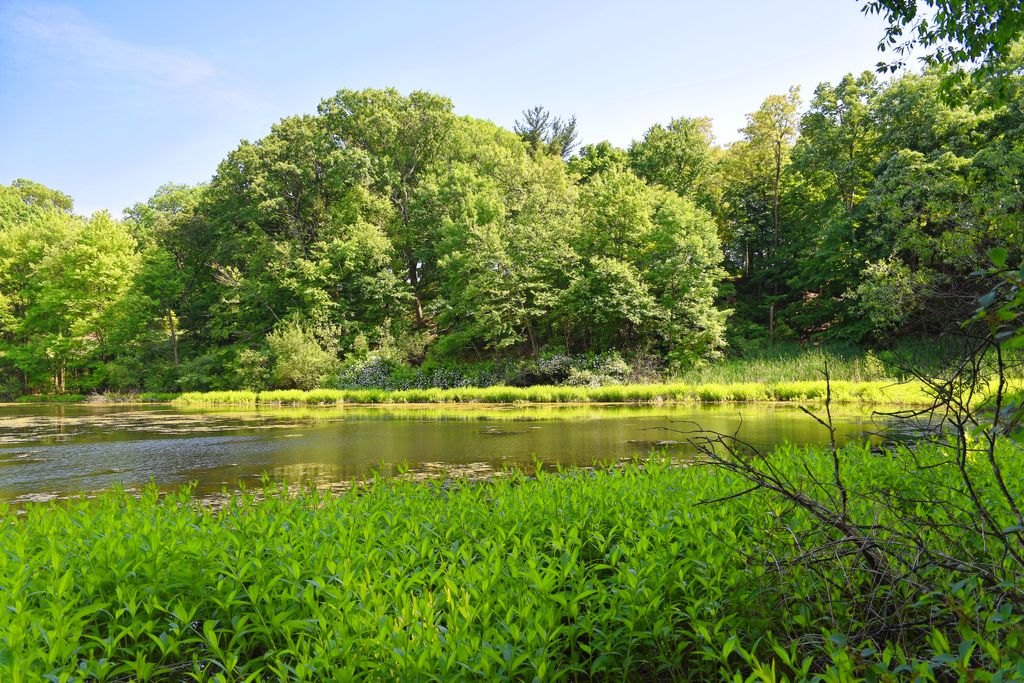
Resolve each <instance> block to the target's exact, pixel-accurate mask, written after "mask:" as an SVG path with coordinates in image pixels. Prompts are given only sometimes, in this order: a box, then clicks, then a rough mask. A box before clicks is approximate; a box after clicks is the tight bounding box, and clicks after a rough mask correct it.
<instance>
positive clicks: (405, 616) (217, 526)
mask: <svg viewBox="0 0 1024 683" xmlns="http://www.w3.org/2000/svg"><path fill="white" fill-rule="evenodd" d="M1000 449H1001V450H1000V453H1001V456H1003V457H1004V460H1005V462H1006V463H1007V467H1006V470H1007V471H1006V472H1005V474H1006V476H1007V477H1008V478H1011V479H1012V481H1015V482H1019V481H1022V477H1021V475H1022V474H1024V472H1022V467H1021V465H1020V452H1019V450H1018V449H1017V448H1016V447H1015V446H1013V445H1012V444H1009V443H1006V444H1003V445H1001V446H1000ZM901 455H906V453H902V454H901ZM841 456H842V458H843V459H844V462H846V463H848V464H849V465H850V479H849V480H848V486H849V487H850V490H851V491H863V492H865V493H864V494H863V495H861V494H858V493H852V494H851V495H850V496H849V498H848V500H847V509H848V512H849V514H850V516H851V518H852V519H853V520H856V522H857V523H860V522H861V521H862V520H865V519H871V518H873V517H877V516H878V515H888V514H893V513H892V511H891V510H888V509H886V508H878V506H877V505H876V501H875V499H874V497H873V495H869V493H870V492H873V491H877V492H879V494H878V495H882V493H883V492H886V491H900V492H902V494H903V495H904V496H905V497H907V498H908V499H909V498H910V497H912V496H914V495H916V494H923V493H924V492H928V493H929V494H930V495H932V496H936V495H939V496H946V497H947V498H948V500H949V505H948V506H947V510H948V514H949V515H950V524H954V525H955V524H965V523H967V522H968V521H969V516H970V514H971V513H970V510H968V509H966V508H963V507H958V506H957V505H956V504H955V503H956V501H957V496H958V495H959V494H958V493H957V492H956V490H955V487H954V486H953V484H954V483H955V482H953V481H951V480H950V479H949V478H948V476H947V475H948V473H947V471H946V470H945V469H943V468H941V467H936V468H933V469H923V470H921V471H920V472H919V473H917V474H914V475H913V476H912V475H911V474H910V472H909V471H908V470H907V469H906V467H905V459H904V458H902V457H890V455H889V454H882V455H879V454H877V453H873V452H872V451H871V450H870V449H869V448H868V447H867V446H863V447H860V446H857V447H851V448H848V449H845V450H843V451H841ZM917 457H918V458H920V459H921V461H922V462H935V463H938V462H941V461H942V460H943V459H944V458H946V457H947V454H946V452H945V451H944V450H943V449H942V448H939V447H928V448H927V449H925V450H923V451H922V452H919V453H918V454H917ZM773 458H774V462H776V463H777V466H778V467H779V468H781V470H782V471H783V472H784V473H785V476H786V477H788V478H789V479H790V480H791V481H794V482H801V481H803V482H805V483H807V484H808V485H809V484H810V483H811V482H812V481H813V479H812V477H822V476H823V475H824V474H826V473H828V472H830V471H831V467H832V462H833V459H832V458H833V455H832V452H831V451H830V450H828V449H811V450H802V449H796V448H784V449H782V450H780V451H778V452H777V453H775V454H774V456H773ZM786 463H791V464H790V465H787V464H786ZM967 466H968V467H974V465H973V464H971V463H968V464H967ZM804 467H807V468H809V469H808V470H804ZM983 472H984V471H983V470H979V474H980V475H983ZM977 481H978V483H979V486H980V487H981V490H982V491H983V494H984V495H995V493H996V483H995V482H994V481H992V480H990V479H985V478H984V477H983V476H982V477H981V478H979V479H977ZM746 487H747V484H746V483H745V481H744V480H743V479H742V478H740V477H737V476H734V475H732V474H731V473H728V472H715V471H712V470H708V469H706V468H704V467H700V466H693V467H676V466H672V465H671V464H670V463H666V462H661V461H657V460H654V461H650V462H646V463H643V462H636V463H633V464H632V465H629V466H626V467H624V468H617V469H608V470H600V471H588V470H575V471H568V472H562V473H558V474H552V473H545V472H544V471H543V470H538V472H537V476H536V477H535V478H528V477H526V476H525V475H523V474H514V475H513V476H512V477H510V478H508V479H506V480H499V481H494V482H491V483H487V484H477V485H471V484H468V483H464V484H456V485H454V486H451V487H444V486H438V485H434V484H414V483H409V482H401V481H384V480H378V481H374V482H371V483H369V484H367V485H365V486H362V487H359V488H357V489H356V490H355V491H353V492H350V493H348V494H345V495H342V496H338V497H331V496H326V495H323V494H320V493H317V492H315V491H309V492H307V493H304V494H301V495H298V496H291V495H288V494H286V493H283V492H281V491H275V490H274V489H273V488H272V487H268V488H267V489H266V490H265V491H261V492H259V495H260V498H261V499H262V500H260V501H257V500H256V498H257V496H256V494H254V493H244V494H241V495H238V496H236V497H235V498H233V499H232V501H231V503H230V504H229V505H227V506H225V507H223V508H221V509H217V510H213V509H209V508H205V507H204V506H203V505H201V504H200V503H199V502H197V501H196V500H194V499H193V498H191V497H190V496H189V494H188V492H185V493H182V494H180V495H175V496H169V497H166V498H163V499H161V498H160V497H159V495H158V493H157V492H156V491H153V490H151V491H148V492H146V493H145V494H144V495H143V496H142V497H141V498H138V499H136V498H133V497H131V496H129V495H126V494H111V495H108V496H105V497H102V498H100V499H99V500H96V501H91V502H87V501H82V502H72V503H69V504H67V505H64V506H33V507H30V508H28V509H27V514H25V515H23V516H17V515H16V514H14V513H13V511H8V512H6V513H5V515H4V517H3V519H2V521H3V526H2V529H0V548H2V551H0V606H2V609H0V679H2V680H5V681H7V680H9V681H30V680H39V679H40V678H42V677H49V678H50V679H52V680H100V681H104V680H108V681H109V680H125V679H132V680H135V679H138V680H157V681H160V680H182V679H194V680H222V681H240V680H266V679H268V678H269V679H272V680H310V681H313V680H315V681H322V680H349V679H353V678H357V679H368V680H394V679H400V680H460V679H464V680H495V679H498V680H501V679H504V680H524V679H525V680H530V679H534V678H536V679H538V680H581V679H595V678H596V679H599V680H605V679H616V680H622V679H623V678H628V679H632V680H636V679H646V680H651V679H654V680H657V679H663V680H679V679H684V678H689V679H698V678H699V679H705V680H706V679H717V678H722V679H728V680H786V679H788V680H802V679H814V678H817V679H820V680H851V677H852V676H855V675H856V676H871V677H873V679H874V680H897V679H901V678H903V677H908V676H910V675H911V674H913V675H916V676H920V677H921V678H922V679H924V680H927V679H929V678H932V679H939V678H946V677H949V676H956V675H958V672H961V671H966V670H968V669H970V670H972V671H975V672H981V673H979V674H976V675H978V676H981V674H982V673H984V672H989V673H990V674H994V673H995V672H999V671H1002V672H1003V680H1009V678H1012V677H1013V676H1015V675H1018V674H1024V671H1019V668H1020V666H1021V665H1020V664H1019V662H1020V661H1021V660H1022V655H1024V635H1022V633H1024V632H1022V628H1021V620H1020V616H1019V615H1020V613H1019V611H1018V610H1017V607H1016V606H1015V605H1014V604H1012V603H1010V602H1006V601H1000V600H997V599H996V598H995V597H993V594H991V593H989V592H988V591H987V587H986V586H984V585H981V584H979V583H977V582H972V581H969V580H963V577H962V576H960V575H958V573H957V572H953V571H947V570H945V569H943V568H941V567H936V568H935V573H934V575H933V586H934V591H933V592H932V593H931V594H928V595H922V596H920V597H919V599H917V600H916V601H912V602H907V601H903V602H899V603H896V605H897V607H898V609H897V610H896V611H895V612H891V613H890V616H891V618H893V619H895V620H909V619H914V620H920V619H923V620H925V624H924V625H922V627H921V628H920V629H919V636H918V637H916V638H914V639H902V638H894V639H891V640H888V639H886V638H885V637H878V638H876V639H874V640H863V639H862V638H860V636H859V634H862V633H863V623H862V620H861V617H860V616H859V614H860V613H859V612H858V611H857V609H856V604H855V602H856V601H855V598H856V595H857V591H858V589H859V588H860V587H862V586H864V585H866V584H870V582H871V581H873V580H874V576H873V575H872V574H871V573H870V572H866V571H863V569H862V567H861V566H860V565H858V564H857V563H850V562H837V563H832V564H822V565H821V566H819V567H815V568H813V569H812V568H809V567H807V566H806V565H804V564H802V563H798V562H797V563H787V564H786V565H785V569H786V570H785V571H779V567H778V566H773V565H772V564H770V563H766V562H762V561H760V560H759V559H758V558H760V557H763V553H764V552H765V551H767V552H769V553H771V554H773V555H774V556H775V557H778V558H785V557H791V556H793V555H794V553H795V551H796V550H797V547H796V545H795V544H798V543H800V542H801V539H803V538H806V537H807V536H808V535H809V534H812V533H814V531H815V529H818V528H819V527H820V520H818V519H816V518H815V517H814V516H813V515H810V514H807V512H806V511H805V510H804V509H802V508H800V507H799V506H792V505H787V504H780V502H779V501H778V500H777V499H776V498H775V497H774V496H771V495H768V494H766V493H764V492H754V493H751V494H749V495H746V496H738V495H737V494H739V493H741V492H742V491H743V490H744V489H745V488H746ZM709 501H718V502H716V503H715V504H700V503H701V502H709ZM879 510H881V512H879ZM889 521H892V520H889ZM886 522H887V520H886V519H878V520H877V523H878V524H880V525H882V527H881V528H883V529H884V528H887V527H886V526H885V525H886ZM920 533H921V534H922V535H923V540H925V541H926V542H927V543H929V544H931V545H932V546H933V547H934V548H935V549H936V552H941V549H942V548H952V547H953V545H952V544H951V539H950V538H948V537H947V535H946V534H945V533H944V532H943V530H942V529H938V528H928V527H924V528H922V530H921V532H920ZM962 542H964V541H962V540H958V541H957V543H962ZM970 547H971V551H972V553H974V556H975V557H976V558H978V559H979V560H980V559H984V560H985V561H988V562H998V561H999V557H1000V554H999V553H1000V550H999V549H998V548H992V547H991V546H987V545H985V544H984V543H981V544H972V545H971V546H970ZM903 590H904V589H903V587H901V586H899V585H895V586H892V592H893V594H894V595H896V594H901V593H902V591H903ZM982 678H983V677H982Z"/></svg>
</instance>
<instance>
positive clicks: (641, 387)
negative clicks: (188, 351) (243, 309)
mask: <svg viewBox="0 0 1024 683" xmlns="http://www.w3.org/2000/svg"><path fill="white" fill-rule="evenodd" d="M825 388H826V387H825V382H824V381H821V380H818V381H800V382H773V383H767V384H761V383H753V382H743V383H716V384H710V383H708V384H683V383H677V384H636V385H622V386H617V385H612V386H603V387H565V386H534V387H504V386H496V387H484V388H480V387H466V388H460V389H406V390H402V391H384V390H380V389H314V390H313V391H291V390H289V391H263V392H251V391H211V392H190V393H185V394H182V395H181V396H179V397H178V398H177V399H176V401H177V402H178V403H182V404H193V405H218V404H235V405H257V404H266V405H342V404H403V403H664V402H680V403H683V402H704V403H714V402H725V401H812V402H813V401H820V400H823V399H824V397H825ZM832 397H833V400H835V401H838V402H850V403H875V404H912V403H921V402H925V401H926V396H925V394H924V391H923V389H922V387H921V386H920V385H919V384H916V383H912V382H911V383H895V382H893V381H873V382H851V381H834V382H832Z"/></svg>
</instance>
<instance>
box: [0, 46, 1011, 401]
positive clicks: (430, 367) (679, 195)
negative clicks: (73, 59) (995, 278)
mask: <svg viewBox="0 0 1024 683" xmlns="http://www.w3.org/2000/svg"><path fill="white" fill-rule="evenodd" d="M1015 55H1018V52H1016V51H1011V52H1008V53H1007V55H1005V56H1003V57H1002V59H1003V62H1002V63H1008V61H1007V60H1011V59H1013V58H1014V56H1015ZM1018 56H1019V55H1018ZM1014 74H1016V71H1013V70H1010V72H1009V75H1007V76H1005V77H1004V78H1003V79H1002V80H1001V82H1000V85H999V86H998V89H999V93H998V97H997V96H996V93H994V91H992V90H986V89H985V87H984V86H983V84H982V85H979V86H978V87H976V88H974V89H973V90H972V91H971V92H970V93H969V96H968V97H967V98H966V99H962V100H957V101H955V102H953V101H950V100H949V99H948V98H945V97H943V96H942V87H943V85H942V84H943V80H942V76H941V74H939V73H937V72H932V71H927V72H924V73H922V74H917V75H905V76H902V77H900V78H896V79H894V80H890V81H880V80H879V79H878V77H876V76H875V75H874V74H871V73H864V74H860V75H855V74H851V75H848V76H846V77H844V78H843V79H842V80H840V81H839V82H838V83H823V84H821V85H820V86H819V87H818V88H817V89H816V90H815V92H814V93H813V95H812V96H811V99H810V101H809V102H808V103H806V105H805V104H804V103H802V101H801V99H800V93H799V92H798V91H797V90H795V89H794V90H790V91H789V92H788V93H785V94H780V95H777V96H772V97H769V98H768V99H767V100H765V102H764V103H763V105H762V106H761V107H760V108H759V109H758V110H757V111H756V112H753V113H752V114H750V116H749V120H748V123H747V125H746V126H745V127H744V128H743V129H742V131H741V132H742V135H743V137H742V139H741V140H739V141H738V142H736V143H733V144H731V145H729V146H727V147H725V148H723V147H720V146H718V145H716V144H715V141H714V139H713V137H712V134H711V127H710V121H709V120H707V119H701V118H696V119H687V118H680V119H675V120H673V121H671V122H669V123H668V124H665V125H662V124H657V125H654V126H652V127H651V128H650V129H649V130H648V131H647V132H646V134H645V135H644V136H643V137H642V138H641V139H639V140H637V141H635V142H634V143H633V144H632V145H631V146H630V147H629V148H628V149H619V148H616V147H615V146H613V145H611V144H609V143H599V144H592V145H586V146H584V147H582V148H581V149H580V150H579V151H578V152H573V150H574V148H575V144H576V143H575V140H576V137H577V133H576V128H575V119H572V118H570V119H562V118H558V117H553V116H552V115H551V114H550V113H548V112H546V111H545V110H543V109H542V108H534V109H531V110H528V111H527V112H524V119H525V120H524V121H523V122H520V123H517V126H516V130H517V133H518V134H517V133H513V132H510V131H506V130H504V129H501V128H499V127H497V126H495V125H493V124H491V123H488V122H485V121H480V120H475V119H471V118H465V117H457V116H456V115H455V114H454V113H453V112H452V105H451V103H450V102H449V101H448V100H446V99H444V98H443V97H439V96H436V95H432V94H428V93H423V92H414V93H411V94H409V95H401V94H399V93H397V92H395V91H393V90H366V91H360V92H356V91H347V90H343V91H340V92H338V93H337V95H335V96H334V97H332V98H329V99H327V100H324V101H323V102H322V103H321V105H320V107H319V110H318V112H317V114H315V115H307V116H297V117H291V118H287V119H284V120H282V121H281V122H280V123H278V124H277V125H275V126H274V127H273V128H272V130H271V131H270V133H269V134H268V135H267V136H266V137H264V138H262V139H260V140H258V141H255V142H249V141H242V143H241V144H240V145H239V146H238V148H237V149H235V150H233V151H232V152H231V153H230V154H229V155H228V156H227V157H226V158H225V160H224V161H223V162H222V163H221V165H220V166H219V168H218V169H217V172H216V174H215V175H214V177H213V179H212V180H211V181H210V182H209V183H207V184H204V185H200V186H196V187H184V186H174V185H168V186H165V187H163V188H160V189H159V190H158V191H157V193H156V194H155V195H154V196H153V198H151V199H150V200H149V201H148V202H146V203H142V204H138V205H136V206H133V207H131V208H129V209H128V210H126V212H125V216H124V218H123V219H122V220H120V221H119V220H115V219H113V218H111V217H110V216H107V215H106V214H102V213H101V214H97V215H94V216H92V217H90V218H82V217H78V216H75V215H74V214H73V213H72V206H71V200H70V199H69V198H68V197H66V196H64V195H62V194H60V193H59V192H56V191H53V190H50V189H47V188H44V187H42V186H39V185H38V184H35V183H32V182H29V181H16V182H15V183H13V184H12V185H10V186H7V187H2V188H0V394H3V395H8V396H13V395H18V394H23V393H33V392H45V393H61V392H65V391H71V392H79V393H82V392H89V391H94V390H113V391H117V390H148V391H174V390H186V391H189V390H211V389H214V390H216V389H237V388H246V389H251V390H264V389H272V388H279V389H310V388H314V387H337V386H364V387H375V388H401V387H402V386H420V387H422V386H424V385H425V384H432V383H433V382H434V379H433V378H437V386H440V387H444V386H451V385H452V384H461V383H464V382H463V380H462V379H461V378H463V377H470V378H471V377H474V376H475V375H474V372H472V371H463V370H461V369H460V368H462V367H464V366H465V365H466V364H467V363H473V364H475V365H476V367H483V366H484V365H486V364H488V363H492V364H494V363H497V364H499V365H500V364H502V363H506V362H509V361H514V362H526V363H527V364H528V363H542V362H545V359H549V358H554V357H567V358H571V359H572V360H571V361H570V362H571V364H574V365H575V366H576V367H577V368H579V371H580V372H581V373H583V374H582V375H580V376H576V377H575V379H574V380H573V381H569V383H577V384H586V383H602V382H606V381H621V379H622V377H621V376H634V375H637V374H638V373H637V372H633V371H632V370H631V368H632V366H634V364H636V365H638V367H641V368H642V369H643V371H644V372H646V373H647V374H648V375H651V376H654V377H657V376H661V377H664V375H665V373H669V374H676V375H678V374H680V373H686V372H691V371H692V370H693V369H694V368H697V367H700V366H701V365H702V364H704V363H706V361H708V360H709V359H715V358H718V357H720V356H721V354H722V353H723V352H725V351H728V352H730V353H733V354H748V353H751V352H752V351H754V350H757V349H763V348H764V347H766V346H767V345H769V344H777V343H780V342H800V343H806V342H808V341H812V342H816V343H817V342H838V343H843V344H869V345H875V346H878V345H886V344H888V343H890V342H891V341H892V340H893V339H898V338H899V337H900V336H906V335H908V334H910V335H913V336H916V337H918V338H927V337H933V336H935V335H937V334H939V333H940V332H942V331H943V330H944V329H945V328H946V327H947V326H948V325H949V324H950V323H951V322H954V321H959V320H962V319H964V318H966V317H968V316H969V315H970V314H971V313H972V312H973V310H974V309H975V308H976V299H977V297H978V296H979V295H981V294H983V293H984V292H985V291H986V284H985V283H984V282H982V281H980V280H979V279H978V278H976V277H972V273H975V272H976V271H978V270H980V269H984V268H986V267H987V266H988V265H990V263H989V260H988V257H987V254H988V253H989V252H990V251H991V250H992V249H998V250H1005V253H1006V254H1007V258H1008V262H1010V263H1015V262H1017V260H1018V259H1019V257H1020V254H1021V240H1022V233H1021V230H1020V220H1021V214H1022V210H1024V194H1022V192H1021V187H1020V178H1021V177H1024V144H1022V142H1021V141H1022V140H1024V136H1021V134H1020V131H1021V130H1022V127H1024V110H1022V106H1021V105H1022V103H1024V100H1022V95H1021V91H1020V88H1019V78H1020V77H1019V76H1016V75H1014ZM993 88H995V86H993ZM608 354H617V357H618V358H621V359H623V361H624V362H625V368H626V370H624V371H622V372H609V373H603V372H599V371H596V370H588V365H594V364H599V363H600V362H601V361H599V360H596V359H600V358H605V357H608ZM636 359H640V361H639V362H638V363H637V362H636ZM652 359H653V361H652ZM416 367H420V368H422V370H411V369H410V368H416ZM584 371H586V372H589V373H590V374H589V375H587V374H586V372H584ZM485 375H486V376H485ZM375 378H376V379H375ZM469 381H471V382H475V381H476V380H469ZM506 381H507V382H510V383H530V382H531V378H530V376H529V373H528V372H523V373H520V375H519V376H518V377H516V375H515V373H508V372H500V371H495V372H493V373H490V374H486V373H485V374H482V375H480V377H479V382H480V383H483V384H490V383H495V382H506ZM536 381H541V382H543V381H547V380H544V379H543V378H539V377H538V378H536ZM559 381H562V380H559ZM565 381H568V377H566V378H565Z"/></svg>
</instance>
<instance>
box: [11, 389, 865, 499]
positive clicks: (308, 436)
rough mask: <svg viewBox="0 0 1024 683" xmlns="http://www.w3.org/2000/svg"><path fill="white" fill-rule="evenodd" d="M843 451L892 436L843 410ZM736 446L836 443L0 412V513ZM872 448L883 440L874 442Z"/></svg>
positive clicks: (260, 413) (211, 413)
mask: <svg viewBox="0 0 1024 683" xmlns="http://www.w3.org/2000/svg"><path fill="white" fill-rule="evenodd" d="M836 422H837V435H838V437H839V439H840V440H847V439H850V438H861V437H863V436H864V434H865V433H867V432H874V431H878V430H879V429H880V428H882V427H884V420H880V419H877V418H876V417H874V416H873V415H872V414H871V413H870V412H869V411H868V410H866V409H863V408H860V407H858V406H850V407H841V408H839V409H838V410H837V411H836ZM694 425H699V426H700V427H701V428H703V429H707V430H714V431H719V432H725V433H730V434H731V433H733V432H737V430H738V435H739V436H740V437H741V438H743V439H745V440H747V441H749V442H750V443H751V444H753V445H754V446H756V447H758V448H771V447H772V446H773V445H776V444H779V443H782V442H784V441H789V442H793V443H798V444H804V443H823V442H825V441H827V438H828V435H827V432H825V430H824V429H822V427H821V426H820V425H818V424H816V423H815V422H814V420H812V419H811V418H810V417H808V416H806V415H804V414H803V413H801V412H799V410H798V409H797V408H795V407H793V406H787V405H778V404H728V405H713V406H697V405H684V406H584V407H580V406H572V407H569V406H535V407H506V406H495V407H486V408H481V407H479V406H452V407H449V406H444V407H433V406H432V407H416V408H391V407H389V408H316V407H313V408H252V409H227V410H224V409H210V408H185V409H178V408H171V407H168V406H117V405H114V406H110V405H104V406H86V405H54V406H38V405H36V406H0V500H8V501H20V500H25V499H26V497H38V496H48V495H52V494H57V495H70V494H76V493H79V492H83V491H86V492H88V491H97V490H102V489H106V488H110V487H112V486H115V485H123V486H126V487H129V488H135V487H139V486H142V485H144V484H146V483H147V482H149V481H154V482H156V483H157V484H158V485H160V486H161V487H164V488H167V489H175V488H178V487H180V486H182V485H184V484H186V483H188V482H191V481H195V482H196V483H197V490H198V492H200V493H208V492H215V491H219V490H220V489H222V488H224V487H228V488H234V487H236V486H238V485H239V484H249V485H252V484H255V483H258V482H259V480H260V477H261V475H262V474H263V473H266V474H267V475H268V476H269V477H270V478H271V479H273V480H275V481H285V482H290V483H295V482H318V483H324V482H336V481H345V480H349V479H354V478H362V477H365V476H367V475H368V474H369V473H370V472H371V471H373V470H380V471H382V472H383V473H384V474H386V475H387V474H393V473H395V472H397V471H399V470H401V469H403V468H405V467H407V468H408V469H409V470H410V471H411V472H412V473H420V474H438V473H442V474H449V475H454V476H459V475H460V473H463V474H464V473H466V472H470V471H472V472H475V473H480V472H488V471H496V470H501V469H503V468H510V467H513V468H514V467H531V466H532V465H533V463H534V462H535V461H536V460H538V459H540V460H542V461H544V462H545V463H549V464H559V465H566V466H571V465H591V464H594V463H595V462H610V461H615V460H619V459H621V458H624V457H629V456H631V455H634V454H644V453H648V452H650V451H651V450H652V449H653V450H662V449H666V450H668V451H669V452H670V453H672V454H673V455H677V456H679V457H685V456H686V455H687V454H688V453H690V452H692V447H691V446H689V445H688V444H686V443H685V441H686V436H685V434H683V433H682V432H683V431H685V430H690V429H693V428H694ZM871 438H872V439H873V440H876V441H877V440H878V437H871Z"/></svg>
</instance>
